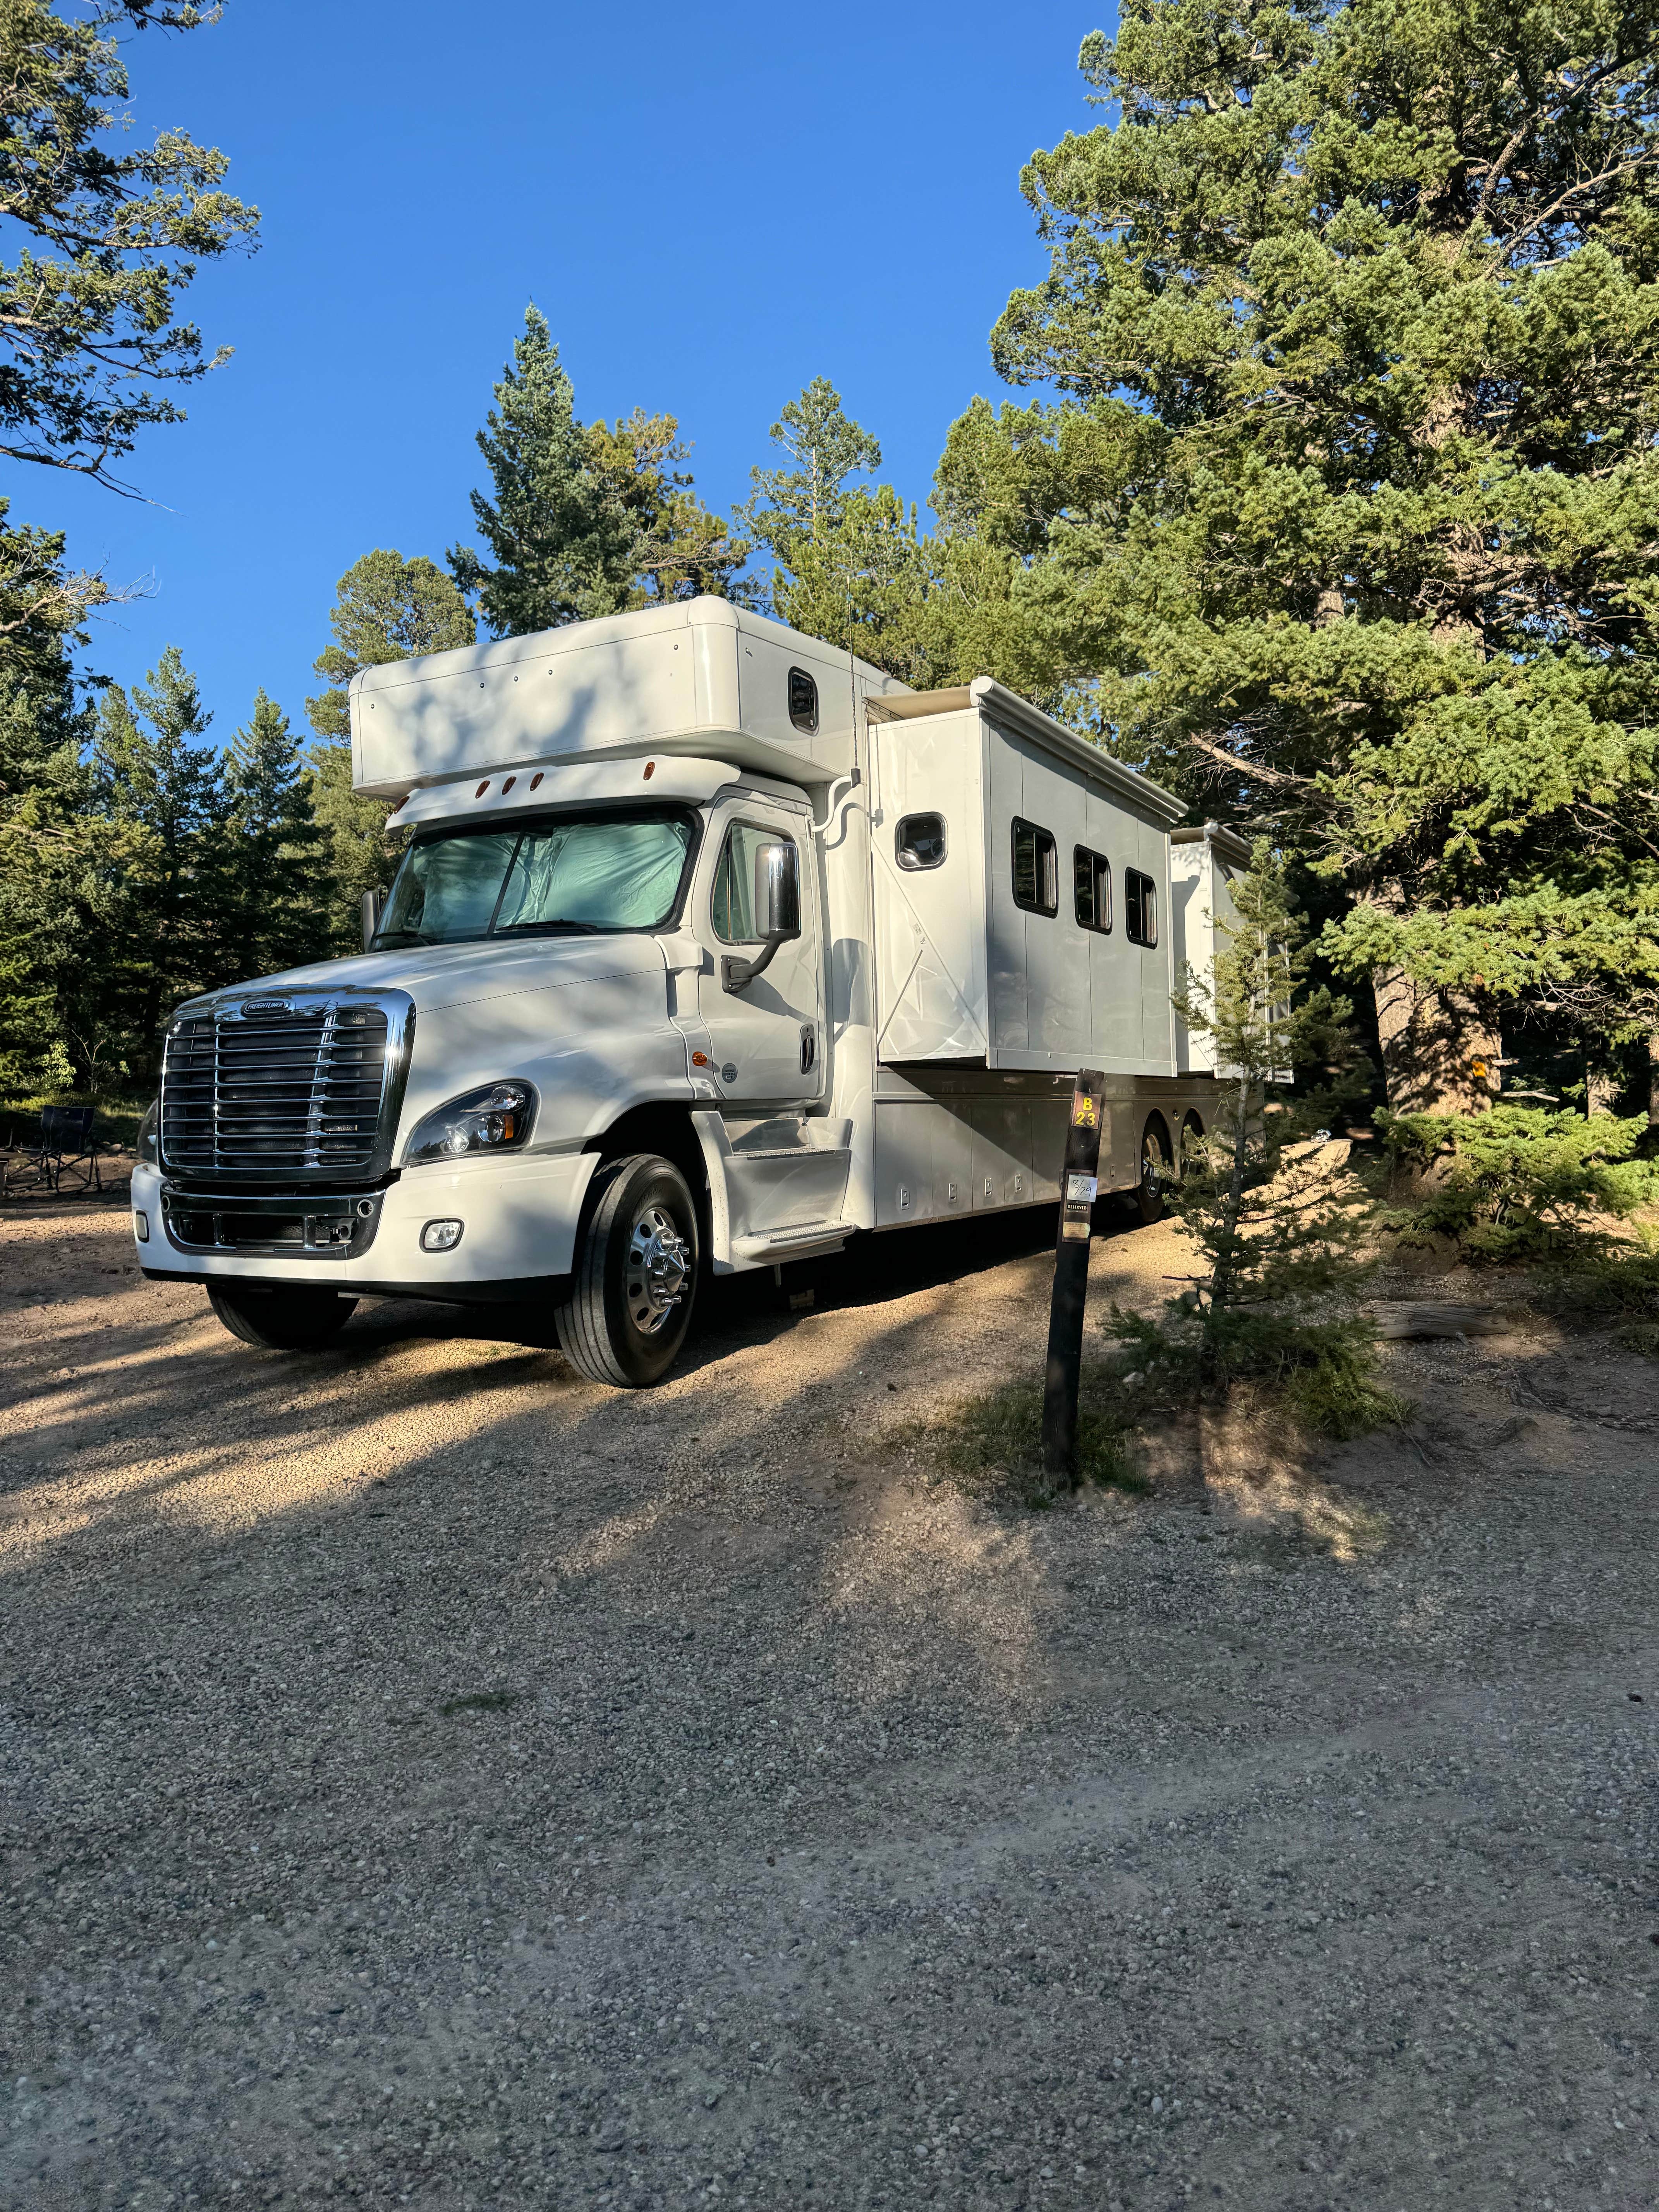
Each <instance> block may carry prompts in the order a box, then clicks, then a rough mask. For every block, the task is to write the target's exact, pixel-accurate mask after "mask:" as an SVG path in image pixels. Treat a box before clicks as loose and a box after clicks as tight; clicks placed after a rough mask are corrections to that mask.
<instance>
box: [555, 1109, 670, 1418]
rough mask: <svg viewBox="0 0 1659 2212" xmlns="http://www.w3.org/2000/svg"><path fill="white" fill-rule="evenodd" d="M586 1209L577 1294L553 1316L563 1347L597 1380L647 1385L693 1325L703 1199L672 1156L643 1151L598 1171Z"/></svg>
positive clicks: (573, 1284)
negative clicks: (699, 1200) (699, 1202)
mask: <svg viewBox="0 0 1659 2212" xmlns="http://www.w3.org/2000/svg"><path fill="white" fill-rule="evenodd" d="M584 1211H585V1218H584V1221H583V1226H582V1230H581V1233H580V1236H579V1237H578V1238H577V1241H576V1264H575V1267H574V1269H573V1271H572V1273H571V1278H570V1295H569V1297H568V1298H567V1299H566V1300H565V1301H564V1303H563V1304H562V1305H560V1306H559V1307H558V1308H557V1309H556V1312H555V1316H554V1318H555V1321H556V1325H557V1328H558V1332H559V1349H560V1350H561V1351H562V1352H563V1354H564V1356H565V1358H567V1359H568V1361H569V1362H570V1364H571V1365H572V1366H573V1367H574V1368H575V1369H576V1370H577V1371H578V1372H579V1373H580V1374H582V1375H586V1376H587V1378H588V1380H589V1381H590V1382H592V1383H611V1385H613V1387H615V1388H617V1389H623V1390H640V1389H647V1388H648V1387H649V1385H650V1384H652V1383H657V1382H660V1380H661V1379H662V1377H663V1376H665V1374H666V1373H667V1372H668V1370H669V1369H670V1368H671V1366H672V1365H673V1364H674V1360H675V1358H676V1357H677V1356H678V1352H679V1349H680V1346H682V1345H683V1344H684V1341H685V1336H686V1331H687V1329H688V1328H690V1322H691V1306H692V1302H693V1300H694V1299H695V1297H696V1291H697V1268H698V1262H699V1249H698V1236H697V1208H696V1200H694V1199H693V1198H692V1195H691V1192H690V1187H689V1186H688V1184H687V1182H686V1180H685V1177H684V1176H683V1175H682V1174H681V1173H680V1171H679V1170H678V1168H677V1167H676V1166H675V1165H674V1164H673V1163H672V1162H671V1161H670V1160H665V1159H664V1158H661V1157H660V1155H659V1154H658V1153H655V1152H635V1153H631V1154H630V1155H629V1157H628V1158H625V1159H619V1160H607V1161H606V1162H605V1164H604V1165H603V1166H601V1167H600V1168H599V1169H597V1170H595V1173H594V1176H593V1181H592V1184H591V1185H590V1186H589V1188H588V1196H587V1204H586V1208H585V1210H584Z"/></svg>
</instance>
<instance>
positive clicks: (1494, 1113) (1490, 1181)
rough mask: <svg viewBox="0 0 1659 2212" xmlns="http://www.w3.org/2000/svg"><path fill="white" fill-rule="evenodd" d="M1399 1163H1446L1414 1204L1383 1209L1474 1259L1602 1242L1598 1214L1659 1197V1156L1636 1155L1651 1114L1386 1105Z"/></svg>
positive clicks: (1625, 1212) (1384, 1127)
mask: <svg viewBox="0 0 1659 2212" xmlns="http://www.w3.org/2000/svg"><path fill="white" fill-rule="evenodd" d="M1376 1122H1377V1126H1378V1127H1379V1129H1380V1130H1381V1132H1382V1135H1383V1145H1384V1146H1385V1148H1386V1152H1387V1154H1388V1158H1389V1162H1390V1164H1391V1165H1392V1166H1393V1167H1394V1168H1395V1169H1396V1170H1397V1169H1399V1168H1401V1167H1407V1168H1413V1169H1416V1170H1427V1169H1431V1168H1436V1167H1437V1168H1439V1169H1440V1170H1442V1174H1441V1178H1440V1180H1439V1181H1438V1182H1437V1183H1436V1184H1435V1185H1434V1186H1433V1188H1431V1189H1430V1190H1429V1191H1428V1192H1427V1193H1426V1194H1425V1196H1424V1197H1423V1199H1422V1200H1420V1202H1419V1204H1417V1205H1416V1206H1413V1207H1412V1208H1411V1209H1410V1210H1409V1211H1395V1212H1393V1213H1391V1214H1389V1215H1387V1216H1385V1217H1384V1221H1385V1225H1387V1226H1389V1227H1392V1228H1395V1229H1397V1230H1399V1231H1401V1232H1402V1233H1403V1234H1404V1235H1405V1236H1406V1237H1407V1238H1409V1237H1411V1236H1412V1234H1413V1232H1418V1233H1424V1234H1427V1233H1438V1234H1440V1235H1443V1236H1449V1237H1456V1238H1457V1239H1458V1240H1459V1243H1461V1245H1462V1249H1463V1252H1464V1254H1465V1255H1466V1256H1467V1257H1468V1258H1470V1259H1474V1260H1488V1261H1517V1260H1529V1259H1538V1258H1542V1257H1544V1256H1547V1255H1553V1254H1559V1253H1560V1252H1561V1251H1563V1250H1564V1249H1565V1248H1566V1247H1568V1246H1570V1245H1576V1246H1577V1247H1579V1248H1580V1249H1585V1248H1587V1247H1593V1246H1595V1245H1596V1244H1597V1243H1605V1241H1606V1239H1605V1236H1604V1234H1602V1233H1601V1232H1598V1231H1596V1230H1595V1226H1594V1217H1595V1216H1596V1215H1598V1214H1601V1215H1607V1214H1611V1215H1613V1217H1615V1218H1621V1219H1622V1218H1628V1217H1629V1216H1630V1215H1631V1214H1632V1213H1634V1212H1637V1210H1638V1208H1639V1207H1641V1206H1649V1205H1651V1204H1653V1203H1654V1202H1655V1201H1656V1200H1659V1164H1655V1163H1654V1162H1652V1161H1650V1160H1638V1159H1636V1158H1632V1154H1633V1153H1634V1152H1635V1150H1636V1146H1637V1145H1638V1142H1639V1141H1640V1139H1642V1137H1643V1136H1644V1134H1645V1133H1646V1131H1647V1126H1648V1124H1647V1120H1646V1117H1645V1116H1644V1115H1634V1116H1632V1118H1631V1119H1629V1120H1621V1119H1620V1118H1619V1117H1618V1116H1617V1115H1612V1114H1595V1115H1590V1116H1589V1118H1588V1119H1586V1117H1585V1116H1584V1115H1582V1114H1571V1113H1558V1112H1554V1111H1552V1110H1551V1109H1548V1108H1546V1107H1537V1106H1494V1107H1493V1108H1492V1110H1491V1111H1490V1112H1489V1113H1486V1114H1390V1113H1388V1112H1387V1111H1383V1112H1382V1113H1379V1114H1378V1115H1377V1116H1376Z"/></svg>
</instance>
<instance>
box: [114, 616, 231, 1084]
mask: <svg viewBox="0 0 1659 2212" xmlns="http://www.w3.org/2000/svg"><path fill="white" fill-rule="evenodd" d="M149 684H150V688H149V690H144V689H143V688H142V687H140V686H138V685H135V686H134V687H133V692H132V699H131V701H130V700H129V699H128V697H127V696H126V694H125V692H124V691H123V690H121V688H120V686H119V685H118V684H112V685H111V686H110V687H109V688H108V690H106V691H105V693H104V694H103V696H102V697H101V699H100V702H99V708H98V725H97V731H96V734H95V738H94V772H95V775H96V776H97V779H98V783H99V787H100V788H99V798H100V811H101V813H102V814H103V816H104V824H103V835H102V838H101V840H100V842H101V843H102V845H103V853H102V855H101V860H102V874H103V878H104V887H105V898H106V911H107V913H108V917H109V920H108V930H109V935H108V939H107V941H106V945H105V946H104V949H103V954H102V957H101V958H100V963H99V977H98V981H99V983H100V991H99V993H98V994H97V997H96V998H95V999H94V1001H93V1002H92V1008H91V1011H92V1012H93V1015H94V1018H96V1019H98V1020H99V1021H100V1023H106V1024H114V1023H116V1022H117V1021H119V1022H120V1023H121V1024H123V1026H124V1027H125V1030H126V1033H127V1036H128V1039H129V1046H128V1054H129V1058H130V1060H131V1065H132V1066H133V1067H134V1069H135V1071H137V1069H138V1068H139V1067H143V1066H150V1065H152V1064H153V1062H154V1060H155V1057H156V1054H157V1051H158V1048H159V1039H160V1030H161V1024H162V1022H163V1021H164V1019H165V1018H166V1017H167V1014H168V1013H169V1012H171V1010H172V1008H173V1006H174V1005H175V1004H176V1003H177V1002H178V1001H179V1000H181V999H185V998H187V997H189V996H190V995H191V993H192V992H195V991H198V990H202V989H205V988H208V987H211V986H213V985H215V984H217V983H220V982H225V981H230V980H232V976H233V975H234V972H235V970H236V969H238V968H239V967H240V953H239V951H238V949H237V947H236V946H235V945H234V942H233V941H232V931H231V926H230V925H231V917H232V914H233V912H234V904H233V901H232V899H231V896H230V891H229V883H228V867H227V860H226V837H225V824H226V789H225V775H224V768H223V763H222V761H221V760H220V757H219V756H218V755H217V754H216V752H215V750H214V749H213V747H212V746H211V745H206V744H198V743H197V742H195V740H197V739H199V738H204V737H205V735H206V734H207V731H208V727H209V726H210V723H211V721H212V720H213V717H212V715H211V714H210V713H209V712H208V710H207V709H206V708H204V706H203V704H202V700H201V694H200V691H199V690H198V689H197V681H196V678H195V677H194V676H193V675H192V674H191V671H189V670H188V669H187V668H186V667H185V664H184V656H183V655H182V653H180V652H179V648H178V647H177V646H175V645H170V646H168V647H167V650H166V651H165V652H164V653H162V655H161V659H160V661H159V662H158V663H157V665H156V666H155V668H154V669H152V670H151V671H150V674H149ZM134 702H136V703H137V708H138V710H139V711H138V713H137V714H135V712H134ZM140 714H142V717H143V720H140V719H139V717H140ZM146 725H148V726H146Z"/></svg>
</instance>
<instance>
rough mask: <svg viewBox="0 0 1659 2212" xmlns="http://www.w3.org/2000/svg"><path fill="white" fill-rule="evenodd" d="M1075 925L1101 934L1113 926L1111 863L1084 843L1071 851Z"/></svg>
mask: <svg viewBox="0 0 1659 2212" xmlns="http://www.w3.org/2000/svg"><path fill="white" fill-rule="evenodd" d="M1072 877H1073V895H1074V896H1075V898H1076V901H1077V926H1078V927H1079V929H1092V930H1097V931H1098V932H1099V933H1100V935H1101V936H1103V937H1104V936H1105V935H1106V933H1107V932H1108V931H1109V929H1110V928H1111V926H1112V864H1111V862H1110V861H1109V860H1108V859H1107V857H1106V855H1105V854H1104V853H1091V851H1090V850H1089V848H1088V847H1087V846H1086V845H1079V846H1076V847H1075V848H1073V853H1072Z"/></svg>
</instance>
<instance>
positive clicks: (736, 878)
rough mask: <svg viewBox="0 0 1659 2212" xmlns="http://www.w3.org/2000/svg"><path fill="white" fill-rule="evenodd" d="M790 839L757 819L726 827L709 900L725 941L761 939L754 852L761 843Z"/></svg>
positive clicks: (718, 931)
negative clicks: (763, 826) (758, 921)
mask: <svg viewBox="0 0 1659 2212" xmlns="http://www.w3.org/2000/svg"><path fill="white" fill-rule="evenodd" d="M790 842H792V841H791V839H790V838H789V837H788V836H787V833H786V832H785V831H784V830H782V829H762V828H761V827H760V825H759V823H755V822H734V823H732V827H731V828H730V829H728V830H727V831H726V842H725V844H724V845H722V846H721V848H720V862H719V865H718V866H716V868H715V870H714V892H713V895H712V896H711V897H710V899H709V902H708V911H709V918H710V920H711V921H712V922H713V923H714V934H715V936H716V937H718V938H719V939H720V943H721V944H722V945H757V944H758V943H759V942H760V938H759V933H758V932H757V929H756V927H755V854H756V852H757V849H758V848H759V847H761V846H762V845H781V844H788V843H790Z"/></svg>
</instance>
